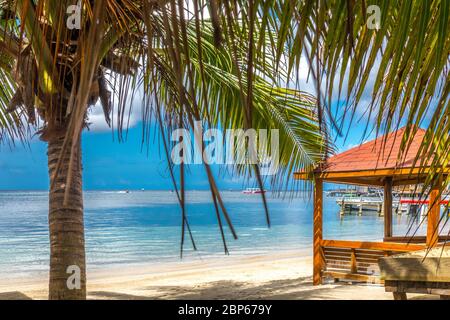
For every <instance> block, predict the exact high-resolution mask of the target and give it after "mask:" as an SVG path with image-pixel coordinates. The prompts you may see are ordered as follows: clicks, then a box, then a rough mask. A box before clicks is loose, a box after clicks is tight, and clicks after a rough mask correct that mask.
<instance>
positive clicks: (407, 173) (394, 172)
mask: <svg viewBox="0 0 450 320" xmlns="http://www.w3.org/2000/svg"><path fill="white" fill-rule="evenodd" d="M429 172H430V168H428V167H423V168H399V169H371V170H356V171H339V172H316V173H314V175H315V176H316V177H317V178H319V179H322V180H328V179H339V178H361V177H366V178H376V177H388V176H392V177H396V176H402V179H413V178H415V179H418V178H421V177H424V176H426V175H427V174H428V173H429ZM449 173H450V167H447V168H442V174H444V175H446V174H449ZM294 178H295V179H297V180H308V179H310V178H311V176H310V175H309V174H306V173H302V172H296V173H294Z"/></svg>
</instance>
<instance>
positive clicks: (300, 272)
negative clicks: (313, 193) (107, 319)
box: [0, 250, 436, 300]
mask: <svg viewBox="0 0 450 320" xmlns="http://www.w3.org/2000/svg"><path fill="white" fill-rule="evenodd" d="M311 275H312V257H311V256H310V255H305V252H304V251H299V250H295V251H290V252H280V253H276V254H265V255H253V256H237V257H233V256H227V257H225V258H220V259H207V260H204V261H195V262H177V263H161V264H155V263H152V264H148V263H143V264H139V265H127V266H113V267H107V268H102V269H99V270H91V271H89V270H88V284H87V291H88V299H125V300H142V299H151V300H155V299H169V300H172V299H179V300H191V299H192V300H198V299H200V300H201V299H220V300H226V299H235V300H249V299H251V300H254V299H319V300H323V299H368V300H385V299H387V300H392V294H390V293H386V292H385V291H384V287H383V286H381V285H368V284H358V285H355V284H353V285H348V284H346V283H332V282H330V283H326V284H324V285H321V286H312V277H311ZM47 281H48V280H47V278H42V279H22V280H13V279H9V280H6V281H5V280H4V279H2V280H1V282H0V300H4V299H42V300H45V299H47V295H48V290H47V286H48V283H47ZM409 298H412V299H431V298H433V297H432V296H426V295H411V296H410V297H409ZM434 298H436V297H434Z"/></svg>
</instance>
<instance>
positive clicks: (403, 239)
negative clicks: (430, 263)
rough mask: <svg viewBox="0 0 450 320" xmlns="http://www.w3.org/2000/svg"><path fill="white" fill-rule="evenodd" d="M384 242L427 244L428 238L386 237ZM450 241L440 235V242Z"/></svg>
mask: <svg viewBox="0 0 450 320" xmlns="http://www.w3.org/2000/svg"><path fill="white" fill-rule="evenodd" d="M383 241H384V242H397V243H426V242H427V237H426V236H414V237H408V236H406V237H405V236H403V237H385V238H384V239H383ZM444 241H450V236H446V235H445V236H444V235H439V242H444Z"/></svg>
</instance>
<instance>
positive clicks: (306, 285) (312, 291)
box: [89, 277, 439, 300]
mask: <svg viewBox="0 0 450 320" xmlns="http://www.w3.org/2000/svg"><path fill="white" fill-rule="evenodd" d="M361 289H363V290H365V291H366V292H369V295H367V294H365V295H361V296H358V291H359V290H361ZM370 290H373V295H371V292H370ZM147 292H148V295H147V294H146V293H147ZM140 293H142V294H140V295H131V294H126V293H120V292H110V291H90V292H89V299H131V300H141V299H180V300H202V299H218V300H222V299H238V300H258V299H274V300H277V299H289V300H304V299H306V300H311V299H313V300H337V299H361V298H362V299H377V300H378V299H390V300H392V295H391V294H390V293H385V292H384V288H382V287H381V286H374V285H365V284H359V285H349V284H347V283H333V284H326V285H322V286H318V287H315V286H313V285H312V281H311V277H305V278H298V279H288V280H275V281H270V282H266V283H264V284H262V285H258V286H255V285H252V284H249V283H246V282H235V281H216V282H211V283H207V284H204V285H197V286H194V287H187V286H148V287H144V288H142V290H140ZM410 299H411V300H416V299H420V300H422V299H439V297H438V296H430V295H420V296H417V295H416V296H414V297H411V298H410Z"/></svg>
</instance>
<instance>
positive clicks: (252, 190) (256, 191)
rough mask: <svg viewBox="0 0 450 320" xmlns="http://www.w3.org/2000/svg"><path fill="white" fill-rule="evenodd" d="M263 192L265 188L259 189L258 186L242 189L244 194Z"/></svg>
mask: <svg viewBox="0 0 450 320" xmlns="http://www.w3.org/2000/svg"><path fill="white" fill-rule="evenodd" d="M265 192H266V190H261V189H260V188H247V189H245V190H244V191H242V193H244V194H261V193H265Z"/></svg>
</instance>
